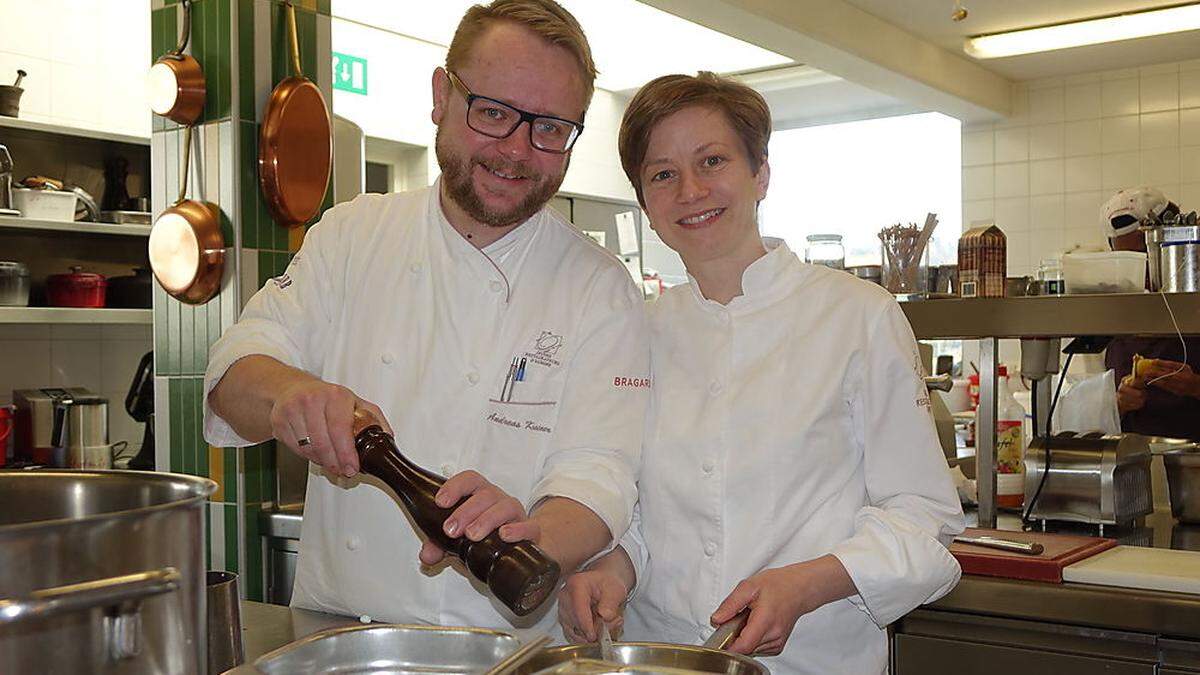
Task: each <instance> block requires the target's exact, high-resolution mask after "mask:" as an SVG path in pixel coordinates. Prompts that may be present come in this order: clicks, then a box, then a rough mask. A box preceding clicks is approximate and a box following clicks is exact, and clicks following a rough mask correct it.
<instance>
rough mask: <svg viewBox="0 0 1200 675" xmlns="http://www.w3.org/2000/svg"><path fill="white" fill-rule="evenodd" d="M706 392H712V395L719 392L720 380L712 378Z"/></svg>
mask: <svg viewBox="0 0 1200 675" xmlns="http://www.w3.org/2000/svg"><path fill="white" fill-rule="evenodd" d="M708 393H710V394H712V395H713V396H716V395H717V394H720V393H721V382H720V380H713V381H712V384H710V385H708Z"/></svg>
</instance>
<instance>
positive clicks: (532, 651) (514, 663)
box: [484, 635, 550, 675]
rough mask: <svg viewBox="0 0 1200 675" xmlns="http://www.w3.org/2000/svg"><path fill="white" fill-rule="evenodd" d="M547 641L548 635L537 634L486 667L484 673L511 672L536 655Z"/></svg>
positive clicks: (489, 674) (490, 674) (488, 674)
mask: <svg viewBox="0 0 1200 675" xmlns="http://www.w3.org/2000/svg"><path fill="white" fill-rule="evenodd" d="M547 642H550V636H549V635H539V636H537V637H536V638H534V639H532V640H530V641H528V642H526V643H525V644H523V645H521V646H520V647H518V648H517V649H516V651H514V652H513V653H511V654H509V655H508V656H506V657H504V659H502V660H501V661H500V663H497V664H496V665H494V666H492V667H491V668H488V669H487V672H485V673H484V675H506V674H507V673H511V672H513V671H514V670H516V669H517V668H518V667H520V666H521V665H522V664H524V663H525V662H527V661H529V660H530V659H532V658H533V657H534V656H536V655H537V653H538V650H539V649H541V648H542V647H543V646H545V644H546V643H547Z"/></svg>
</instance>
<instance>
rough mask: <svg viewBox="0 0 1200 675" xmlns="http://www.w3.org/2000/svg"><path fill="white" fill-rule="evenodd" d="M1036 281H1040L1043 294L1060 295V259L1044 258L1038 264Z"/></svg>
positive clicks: (1061, 278) (1061, 281) (1061, 280)
mask: <svg viewBox="0 0 1200 675" xmlns="http://www.w3.org/2000/svg"><path fill="white" fill-rule="evenodd" d="M1038 281H1039V282H1040V283H1041V287H1042V288H1041V292H1042V294H1043V295H1062V294H1063V292H1064V290H1065V288H1064V286H1063V270H1062V261H1061V260H1059V259H1058V258H1046V259H1044V260H1042V262H1041V264H1040V265H1038Z"/></svg>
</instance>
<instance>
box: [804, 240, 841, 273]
mask: <svg viewBox="0 0 1200 675" xmlns="http://www.w3.org/2000/svg"><path fill="white" fill-rule="evenodd" d="M805 239H806V241H807V245H806V246H805V248H804V262H807V263H812V264H813V265H824V266H825V267H832V268H833V269H835V270H840V269H845V268H846V249H845V248H844V247H843V246H842V235H840V234H810V235H808V237H806V238H805Z"/></svg>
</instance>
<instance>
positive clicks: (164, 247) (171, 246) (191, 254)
mask: <svg viewBox="0 0 1200 675" xmlns="http://www.w3.org/2000/svg"><path fill="white" fill-rule="evenodd" d="M183 138H184V143H183V168H182V170H181V171H180V180H179V199H178V200H176V202H175V203H174V204H173V205H171V207H170V208H168V209H167V210H165V211H163V212H162V214H160V215H159V216H158V218H156V219H155V221H154V227H152V228H151V229H150V243H149V251H150V268H151V269H152V270H154V278H155V279H157V280H158V283H159V285H161V286H162V287H163V290H165V291H166V292H167V293H169V294H170V295H171V297H173V298H175V299H177V300H180V301H182V302H186V303H188V304H190V305H200V304H204V303H205V302H208V300H209V299H210V298H212V296H213V295H215V294H216V293H217V291H218V290H220V288H221V274H222V272H223V270H224V267H225V238H224V236H222V235H221V221H220V218H219V217H218V216H217V209H216V207H215V206H214V205H212V204H209V203H207V202H199V201H196V200H193V199H186V198H185V195H186V194H187V183H188V163H189V162H188V158H189V154H190V149H191V146H192V127H190V126H189V127H185V128H184V136H183Z"/></svg>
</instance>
